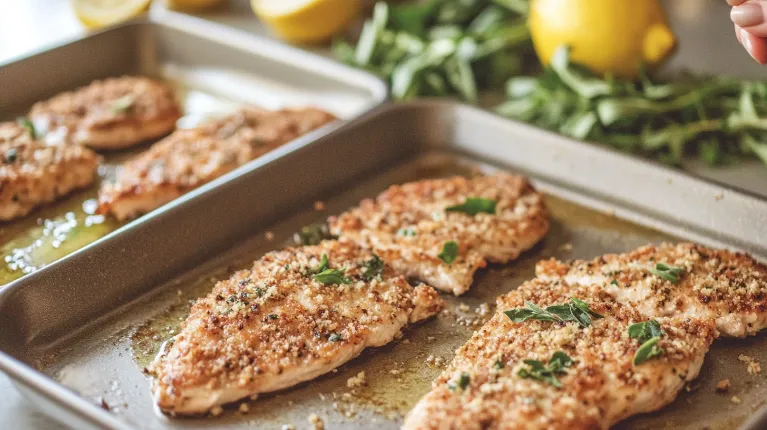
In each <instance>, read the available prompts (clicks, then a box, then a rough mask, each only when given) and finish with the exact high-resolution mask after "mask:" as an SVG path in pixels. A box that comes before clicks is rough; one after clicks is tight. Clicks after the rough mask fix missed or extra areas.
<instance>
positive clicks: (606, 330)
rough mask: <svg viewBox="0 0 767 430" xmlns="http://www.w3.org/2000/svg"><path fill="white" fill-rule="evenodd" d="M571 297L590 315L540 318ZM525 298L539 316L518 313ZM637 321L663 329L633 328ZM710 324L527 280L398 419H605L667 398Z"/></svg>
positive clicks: (443, 425) (471, 423)
mask: <svg viewBox="0 0 767 430" xmlns="http://www.w3.org/2000/svg"><path fill="white" fill-rule="evenodd" d="M572 298H581V299H582V300H583V301H584V302H585V305H587V306H588V308H587V309H588V311H589V312H591V313H592V314H591V315H590V318H589V324H588V325H585V326H584V325H582V324H580V323H578V322H577V321H574V320H568V319H567V318H565V319H563V320H541V319H543V318H544V317H543V316H540V315H545V313H546V312H548V311H547V310H546V308H547V307H549V306H552V305H556V306H558V307H557V308H553V309H552V308H549V309H550V310H551V311H554V309H559V311H557V313H559V314H561V315H566V313H562V310H563V309H565V310H566V309H568V306H569V304H571V303H573V300H572ZM530 304H532V306H538V307H539V308H541V312H540V313H538V315H539V317H537V318H536V317H530V318H528V319H525V318H523V317H524V316H525V315H529V313H528V314H525V313H524V312H525V311H524V310H525V309H527V310H528V311H529V310H530V308H531V306H530ZM520 310H522V311H520ZM504 311H512V313H514V318H516V320H517V321H519V322H514V321H512V318H510V317H509V316H507V315H506V314H504ZM643 323H644V324H645V325H643V326H641V327H645V326H646V325H647V324H657V325H656V329H655V333H652V334H658V332H659V331H660V333H661V334H660V335H659V336H658V337H652V338H650V339H649V340H648V339H647V337H648V336H651V334H650V335H646V336H644V335H645V334H644V333H643V334H642V335H643V336H639V337H636V336H635V337H632V335H631V334H630V333H633V334H634V335H637V333H639V332H640V331H639V330H637V329H636V327H638V326H635V325H634V324H643ZM631 326H633V327H634V328H633V329H631V330H629V327H631ZM648 331H649V330H648ZM715 333H716V329H715V328H714V326H713V324H712V323H711V321H710V320H705V319H704V320H698V319H694V318H688V317H684V316H679V317H668V318H666V317H663V318H658V319H657V320H656V321H654V322H652V323H650V322H648V321H647V318H646V317H645V316H643V315H642V314H640V313H639V312H637V311H636V310H634V309H632V308H631V307H628V306H624V305H622V304H620V303H618V302H617V301H615V300H614V299H613V298H612V297H611V296H609V295H608V294H606V293H605V292H604V291H602V290H600V289H592V288H589V287H579V286H570V285H567V284H565V283H564V282H563V281H562V280H561V279H555V280H551V281H544V280H538V279H536V280H532V281H529V282H527V283H525V284H523V285H522V286H521V287H520V288H519V289H517V290H515V291H512V292H511V293H509V294H507V295H505V296H502V297H500V298H499V299H498V312H497V313H496V314H495V315H494V316H493V318H491V320H490V321H488V322H487V324H485V326H484V327H482V328H481V329H480V330H478V331H477V332H475V333H474V335H473V336H472V338H471V339H470V340H469V341H468V342H467V343H466V344H465V345H464V346H462V347H461V348H460V349H459V350H458V351H457V354H456V357H455V359H454V360H453V362H452V363H451V364H450V365H449V366H448V368H447V369H446V370H445V371H444V372H443V373H442V375H441V376H440V377H439V378H438V379H437V380H435V382H434V383H433V388H432V390H431V392H429V393H428V394H427V395H426V396H425V397H424V398H423V399H421V401H420V402H419V403H418V404H417V405H416V406H415V408H414V409H413V410H412V411H411V412H410V414H409V415H408V417H407V419H406V420H405V424H404V426H403V428H404V429H407V430H426V429H435V430H436V429H440V430H448V429H455V430H459V429H460V430H472V429H477V430H479V429H482V430H487V429H546V430H556V429H566V430H577V429H606V428H608V427H610V426H611V425H613V424H615V423H616V422H618V421H620V420H622V419H625V418H627V417H629V416H631V415H634V414H639V413H644V412H650V411H653V410H656V409H658V408H661V407H663V406H664V405H666V404H668V403H670V402H671V401H672V400H674V398H675V397H676V395H677V393H678V392H679V391H680V390H681V389H682V388H683V386H684V384H685V383H686V382H687V381H690V380H692V379H694V378H695V377H696V376H697V374H698V372H699V370H700V367H701V364H702V363H703V357H704V355H705V354H706V352H707V351H708V349H709V346H710V344H711V342H712V341H713V339H714V336H715ZM648 342H649V348H648V346H645V345H647V344H648ZM641 350H646V351H645V352H641ZM637 356H639V359H637V358H636V357H637Z"/></svg>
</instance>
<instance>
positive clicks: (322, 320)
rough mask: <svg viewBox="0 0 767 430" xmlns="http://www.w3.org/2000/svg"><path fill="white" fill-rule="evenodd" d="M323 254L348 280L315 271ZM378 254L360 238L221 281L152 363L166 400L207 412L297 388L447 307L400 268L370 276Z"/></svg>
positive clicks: (279, 258)
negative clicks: (332, 280)
mask: <svg viewBox="0 0 767 430" xmlns="http://www.w3.org/2000/svg"><path fill="white" fill-rule="evenodd" d="M323 254H324V255H327V257H328V258H327V261H328V262H329V267H330V268H331V269H337V270H340V269H345V271H344V273H343V276H345V277H346V278H348V280H349V282H348V283H340V284H324V283H322V282H320V281H318V280H317V279H316V278H315V277H314V274H315V273H316V272H317V269H318V268H319V266H320V265H321V261H322V256H323ZM372 258H373V254H371V253H370V252H369V251H366V250H363V249H361V248H360V247H358V246H357V245H356V244H354V243H352V242H341V241H326V242H323V243H321V244H320V245H317V246H306V247H297V248H289V249H286V250H283V251H276V252H271V253H268V254H266V255H265V256H264V257H262V258H261V259H259V260H257V261H256V262H255V263H254V264H253V267H252V268H251V269H248V270H241V271H239V272H236V273H235V274H233V275H232V277H231V278H230V279H228V280H226V281H222V282H219V283H218V284H216V286H215V287H214V289H213V291H212V292H211V293H210V294H209V295H208V296H207V297H204V298H202V299H200V300H198V301H197V302H196V303H195V304H194V306H193V307H192V310H191V314H190V315H189V318H187V320H186V322H184V324H183V326H182V329H181V331H180V333H179V334H178V335H177V336H176V337H175V338H174V339H173V343H172V346H170V347H169V348H168V349H167V351H166V352H165V353H163V354H161V355H160V356H158V358H157V360H156V361H155V363H154V364H153V365H152V369H151V371H152V372H153V373H154V376H155V381H154V385H153V395H154V398H155V400H156V402H157V404H158V406H159V407H160V408H161V409H162V410H164V411H166V412H170V413H174V414H195V413H203V412H206V411H210V410H211V409H212V408H214V407H216V406H220V405H222V404H225V403H229V402H233V401H236V400H238V399H241V398H244V397H247V396H252V395H255V394H258V393H266V392H271V391H276V390H280V389H283V388H287V387H290V386H293V385H295V384H298V383H300V382H303V381H307V380H310V379H313V378H316V377H317V376H319V375H322V374H324V373H327V372H330V371H331V370H333V369H335V368H336V367H338V366H340V365H342V364H343V363H345V362H347V361H349V360H351V359H352V358H354V357H356V356H357V355H358V354H359V353H360V352H362V350H363V349H365V348H366V347H373V346H382V345H385V344H387V343H389V342H390V341H392V340H393V339H394V338H395V337H396V336H397V335H398V334H399V333H400V330H401V329H402V328H404V327H405V326H406V325H407V324H408V322H411V323H412V322H416V321H417V320H419V319H423V318H428V317H430V316H432V315H434V314H435V313H437V312H439V310H440V309H441V308H442V305H443V303H442V300H441V299H440V298H439V297H437V295H436V294H435V293H434V291H433V290H432V289H431V288H430V287H426V286H420V287H417V288H413V287H412V286H410V285H409V284H408V283H407V281H406V280H405V278H404V277H402V276H399V275H397V274H396V273H395V272H394V271H393V270H392V269H391V267H389V266H379V267H380V268H381V271H380V272H378V273H376V274H373V276H371V274H368V275H366V273H368V272H367V270H368V269H367V265H366V263H367V262H369V261H370V260H371V259H372Z"/></svg>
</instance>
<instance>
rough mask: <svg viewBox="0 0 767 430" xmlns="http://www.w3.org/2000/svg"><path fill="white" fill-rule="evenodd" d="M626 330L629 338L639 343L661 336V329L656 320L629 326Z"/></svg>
mask: <svg viewBox="0 0 767 430" xmlns="http://www.w3.org/2000/svg"><path fill="white" fill-rule="evenodd" d="M628 330H629V337H630V338H632V339H637V340H639V342H640V343H642V342H647V341H648V340H650V339H652V338H654V337H658V336H662V335H663V329H661V328H660V323H658V321H656V320H649V321H645V322H640V323H636V324H631V325H630V326H629V329H628Z"/></svg>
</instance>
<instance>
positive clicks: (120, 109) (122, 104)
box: [109, 94, 136, 113]
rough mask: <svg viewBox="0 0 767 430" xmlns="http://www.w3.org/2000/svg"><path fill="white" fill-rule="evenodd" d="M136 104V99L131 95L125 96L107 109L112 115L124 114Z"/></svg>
mask: <svg viewBox="0 0 767 430" xmlns="http://www.w3.org/2000/svg"><path fill="white" fill-rule="evenodd" d="M135 102H136V98H135V97H133V94H126V95H124V96H122V97H120V98H119V99H117V100H115V101H113V102H112V104H111V105H110V106H109V109H110V110H111V111H112V112H114V113H126V112H128V111H130V110H131V109H133V104H134V103H135Z"/></svg>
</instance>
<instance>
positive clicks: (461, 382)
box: [448, 372, 471, 391]
mask: <svg viewBox="0 0 767 430" xmlns="http://www.w3.org/2000/svg"><path fill="white" fill-rule="evenodd" d="M470 382H471V377H470V376H469V374H468V373H466V372H462V373H461V375H460V376H459V377H458V381H456V382H453V381H451V382H449V383H448V387H450V389H451V390H453V391H456V390H457V389H459V388H460V389H461V391H463V390H465V389H466V388H467V387H468V386H469V383H470Z"/></svg>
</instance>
